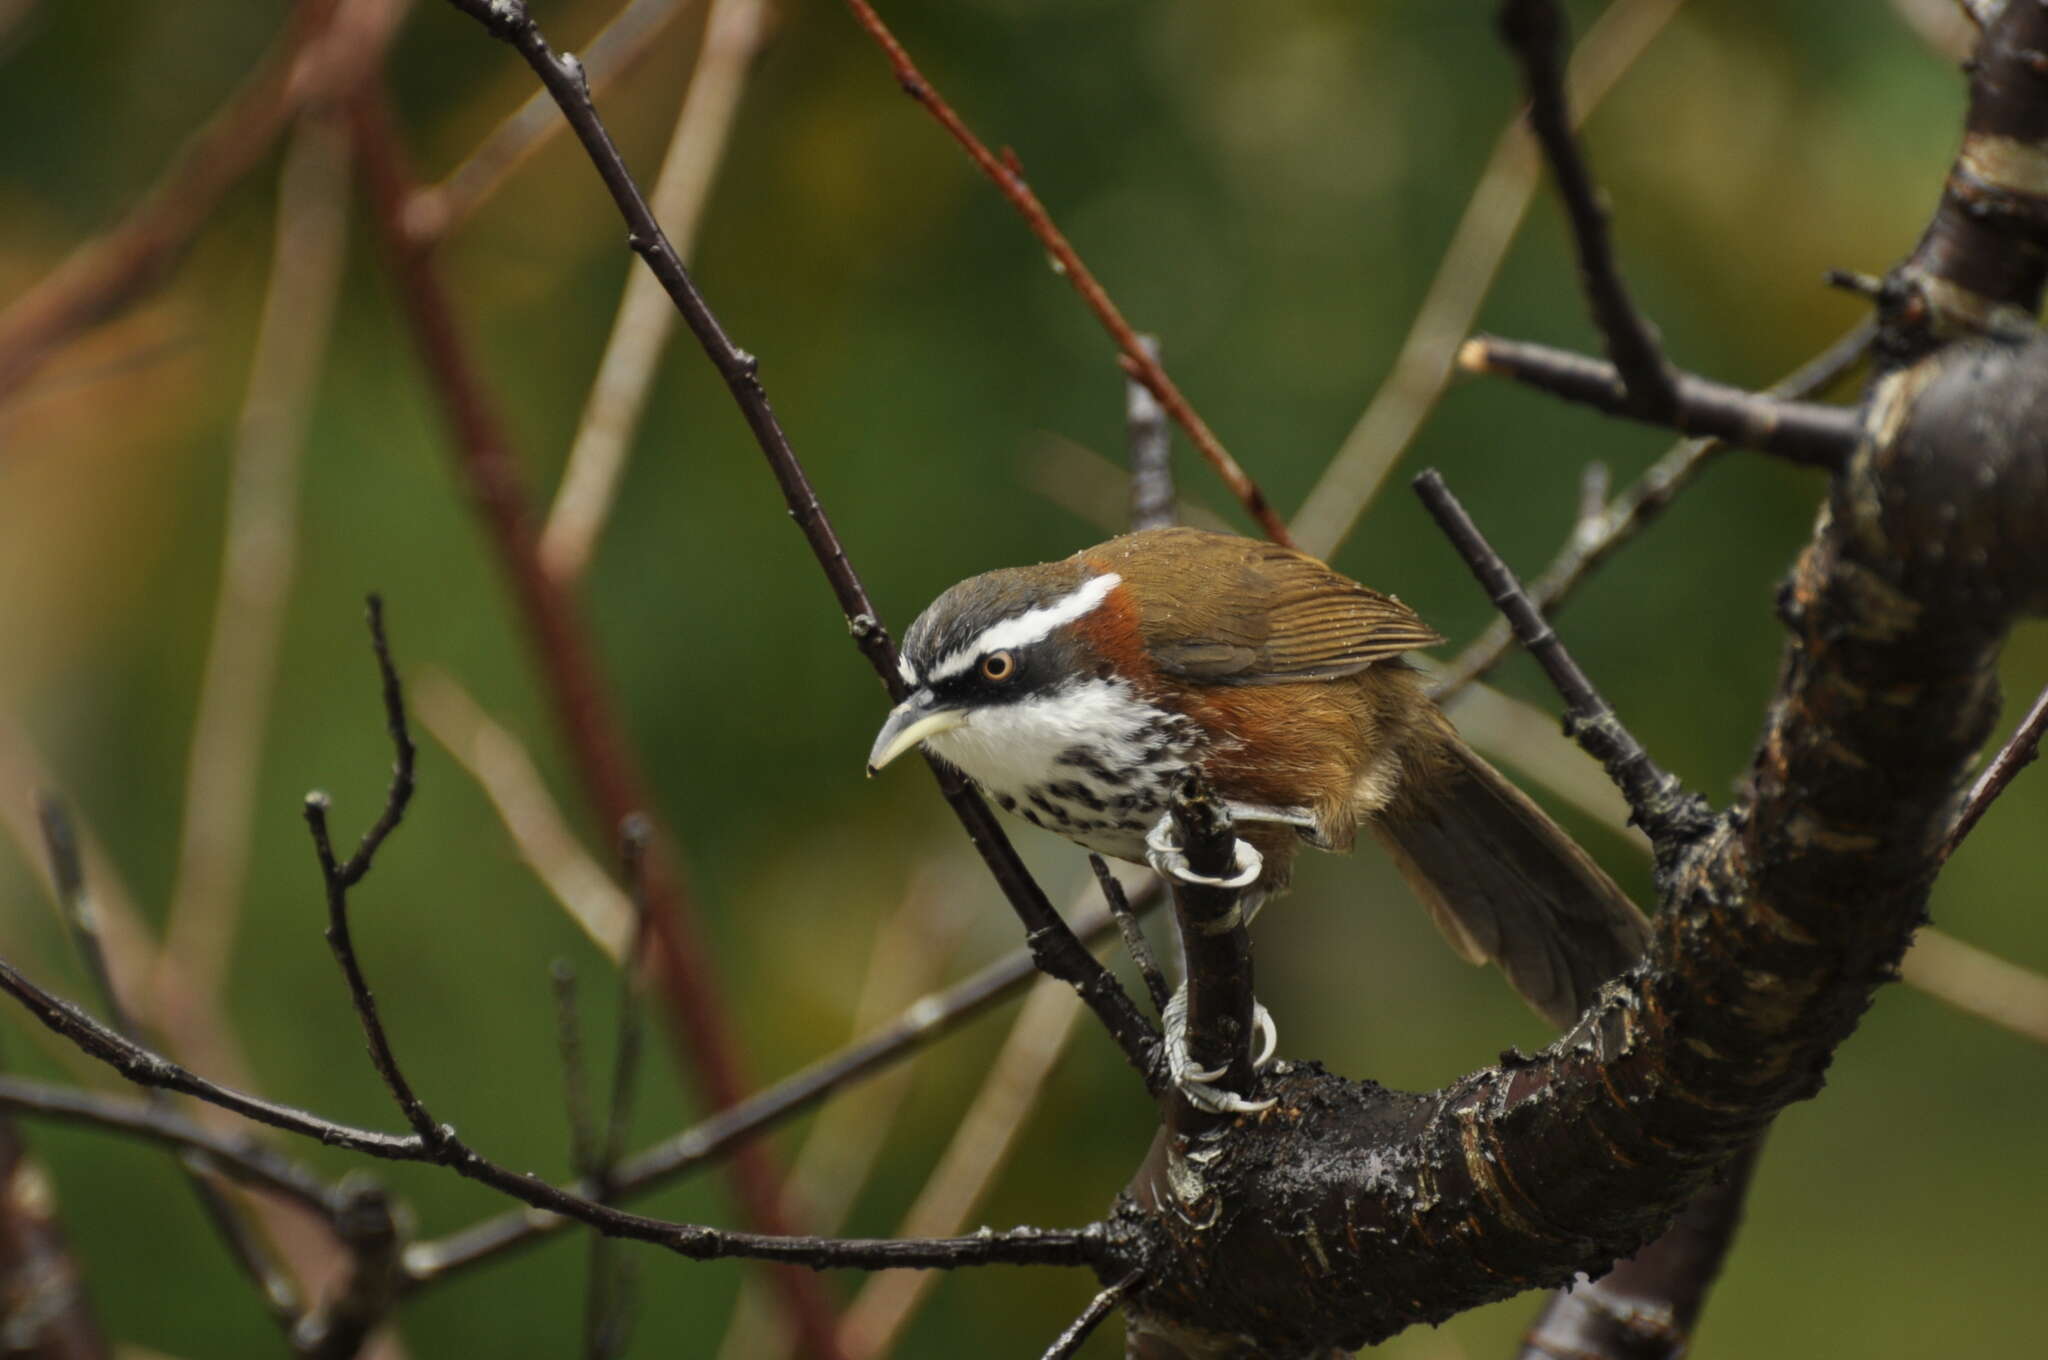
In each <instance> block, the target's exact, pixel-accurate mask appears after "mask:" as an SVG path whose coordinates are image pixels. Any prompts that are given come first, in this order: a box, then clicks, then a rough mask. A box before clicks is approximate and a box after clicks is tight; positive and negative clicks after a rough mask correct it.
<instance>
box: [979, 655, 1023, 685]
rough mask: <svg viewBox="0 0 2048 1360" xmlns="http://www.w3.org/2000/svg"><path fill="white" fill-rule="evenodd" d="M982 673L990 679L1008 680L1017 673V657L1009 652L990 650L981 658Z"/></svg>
mask: <svg viewBox="0 0 2048 1360" xmlns="http://www.w3.org/2000/svg"><path fill="white" fill-rule="evenodd" d="M981 673H982V675H983V676H984V677H985V678H987V679H990V680H1007V679H1009V678H1010V677H1011V676H1013V675H1015V674H1016V673H1017V658H1016V657H1014V656H1011V655H1010V654H1009V653H1008V652H990V653H989V654H988V655H987V656H985V657H983V658H982V659H981Z"/></svg>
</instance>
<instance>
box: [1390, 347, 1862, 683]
mask: <svg viewBox="0 0 2048 1360" xmlns="http://www.w3.org/2000/svg"><path fill="white" fill-rule="evenodd" d="M1876 333H1877V323H1876V321H1875V320H1873V319H1871V318H1868V317H1866V318H1864V319H1863V320H1862V321H1860V322H1858V323H1857V324H1856V325H1855V326H1853V327H1851V328H1850V329H1849V330H1848V331H1847V332H1845V333H1844V334H1843V335H1842V337H1841V338H1840V339H1838V340H1836V341H1835V342H1834V343H1833V344H1832V345H1829V346H1828V347H1827V348H1826V349H1825V350H1823V351H1821V352H1820V353H1819V354H1816V355H1815V356H1814V357H1813V358H1812V359H1810V360H1808V361H1807V362H1806V363H1804V364H1801V365H1800V366H1799V368H1798V369H1796V370H1795V371H1793V372H1792V373H1789V374H1787V375H1786V376H1785V378H1784V380H1783V381H1782V382H1780V383H1778V384H1777V385H1776V386H1775V387H1773V388H1771V389H1770V392H1769V393H1768V395H1770V396H1774V397H1791V398H1804V397H1810V396H1813V395H1815V394H1816V393H1819V392H1822V391H1825V390H1826V389H1827V388H1829V387H1832V386H1833V385H1834V384H1835V383H1837V382H1839V381H1840V380H1841V379H1842V377H1843V375H1845V374H1846V373H1848V372H1849V371H1850V370H1851V369H1853V368H1854V367H1855V366H1856V364H1857V363H1858V362H1859V361H1860V360H1861V359H1862V358H1863V357H1864V355H1865V354H1866V353H1867V352H1868V351H1869V349H1870V342H1871V339H1872V337H1873V336H1874V335H1875V334H1876ZM1727 447H1728V446H1727V444H1725V443H1724V442H1722V441H1721V440H1719V439H1714V438H1711V437H1709V438H1701V439H1684V440H1680V441H1679V442H1678V443H1677V444H1674V445H1673V446H1672V447H1671V448H1670V449H1668V450H1666V451H1665V453H1664V455H1663V456H1662V457H1661V458H1659V459H1658V460H1657V461H1656V462H1654V463H1652V464H1651V465H1650V466H1649V467H1648V468H1647V469H1645V470H1644V472H1643V474H1642V475H1641V476H1640V477H1638V478H1637V479H1636V480H1635V481H1634V482H1633V483H1632V484H1630V486H1629V487H1628V488H1627V489H1626V490H1624V491H1622V492H1621V493H1620V494H1619V495H1616V496H1615V497H1614V498H1613V499H1612V500H1609V499H1607V497H1606V494H1605V486H1604V485H1603V486H1602V487H1601V488H1600V490H1601V495H1600V496H1598V497H1597V498H1588V499H1586V502H1585V504H1583V505H1582V506H1581V507H1580V510H1579V516H1578V519H1577V521H1576V522H1575V523H1574V524H1573V525H1572V530H1571V533H1570V535H1569V536H1568V537H1567V538H1566V540H1565V542H1564V545H1563V546H1562V547H1561V548H1559V549H1558V551H1557V555H1556V556H1555V557H1553V558H1552V559H1551V561H1550V565H1549V566H1547V567H1545V568H1544V569H1543V572H1542V574H1541V575H1539V576H1537V577H1536V579H1534V580H1533V581H1530V582H1529V583H1528V593H1529V600H1530V602H1531V603H1532V604H1534V605H1535V606H1536V608H1537V609H1539V610H1542V611H1544V612H1546V613H1548V612H1550V611H1553V610H1555V609H1556V608H1558V607H1559V606H1560V605H1562V604H1563V603H1564V601H1565V600H1566V598H1567V597H1569V596H1570V595H1571V593H1572V591H1573V590H1574V589H1575V588H1577V586H1578V584H1579V583H1580V582H1581V581H1583V580H1584V579H1585V578H1586V576H1587V575H1588V574H1589V573H1591V572H1592V570H1593V569H1594V568H1595V567H1597V566H1599V565H1600V564H1601V563H1602V562H1605V561H1606V560H1607V559H1608V558H1609V557H1611V556H1612V555H1613V554H1614V553H1615V551H1616V550H1617V549H1619V548H1621V547H1622V545H1624V544H1626V543H1627V542H1629V541H1630V540H1631V539H1633V538H1634V537H1635V536H1636V535H1637V534H1639V533H1641V532H1642V531H1643V530H1644V529H1645V528H1647V527H1649V525H1650V524H1651V523H1653V522H1654V521H1655V520H1656V519H1657V517H1658V516H1659V515H1661V514H1663V513H1664V511H1665V509H1666V508H1667V507H1668V506H1669V505H1670V504H1671V502H1672V501H1673V500H1675V499H1677V497H1678V494H1679V492H1681V491H1683V490H1684V489H1685V488H1686V487H1687V486H1689V485H1691V484H1692V481H1693V478H1694V477H1695V476H1697V475H1698V473H1699V472H1700V471H1701V470H1702V469H1704V468H1705V467H1706V466H1707V464H1708V463H1709V462H1710V461H1712V460H1713V459H1714V458H1715V457H1717V456H1718V455H1719V454H1720V453H1721V452H1722V451H1723V450H1725V449H1726V448H1727ZM1514 636H1515V635H1514V630H1513V628H1512V627H1510V626H1509V624H1508V621H1507V619H1506V618H1504V617H1503V618H1497V619H1495V620H1494V621H1493V622H1492V623H1490V624H1488V625H1487V627H1486V631H1485V632H1484V633H1482V634H1481V635H1480V636H1479V637H1478V638H1477V639H1475V640H1474V641H1473V642H1471V643H1470V644H1468V645H1467V646H1466V647H1465V649H1464V650H1463V651H1461V652H1460V653H1458V655H1457V656H1456V657H1454V658H1452V660H1451V661H1450V663H1449V664H1448V665H1446V666H1444V668H1443V669H1442V670H1441V671H1440V672H1439V673H1438V674H1437V676H1436V678H1435V679H1434V680H1433V681H1432V683H1431V685H1430V692H1431V695H1432V697H1434V698H1437V699H1442V698H1444V697H1445V696H1447V695H1450V694H1455V693H1456V692H1457V691H1458V690H1460V689H1463V688H1464V687H1465V686H1466V685H1469V684H1471V683H1472V682H1473V681H1475V680H1478V679H1480V678H1481V677H1483V676H1484V675H1485V674H1486V673H1487V672H1488V671H1490V670H1492V669H1493V667H1494V666H1495V665H1497V664H1498V663H1499V661H1500V659H1501V658H1502V657H1503V656H1505V655H1506V654H1507V650H1508V647H1509V645H1510V644H1511V643H1512V642H1513V641H1514Z"/></svg>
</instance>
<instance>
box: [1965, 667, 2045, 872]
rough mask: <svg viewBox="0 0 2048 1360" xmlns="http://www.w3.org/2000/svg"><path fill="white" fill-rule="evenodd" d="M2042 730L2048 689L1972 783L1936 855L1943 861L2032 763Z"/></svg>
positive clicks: (2037, 751)
mask: <svg viewBox="0 0 2048 1360" xmlns="http://www.w3.org/2000/svg"><path fill="white" fill-rule="evenodd" d="M2044 732H2048V689H2043V690H2042V691H2041V692H2040V694H2038V695H2036V696H2035V698H2034V706H2033V707H2032V708H2029V709H2028V710H2027V716H2026V717H2024V718H2022V719H2020V725H2019V727H2018V729H2017V730H2015V731H2014V732H2013V734H2012V737H2011V739H2010V740H2008V741H2007V742H2006V743H2005V745H2004V746H2002V747H2000V748H1999V751H1998V754H1997V755H1996V756H1994V757H1993V758H1992V761H1991V765H1990V767H1989V768H1988V769H1986V770H1985V771H1984V773H1983V774H1982V775H1980V776H1978V779H1977V782H1976V783H1975V784H1974V785H1972V786H1971V788H1970V796H1969V797H1968V798H1966V799H1964V800H1963V808H1962V811H1961V812H1959V813H1957V814H1956V820H1955V824H1954V825H1953V826H1951V827H1950V828H1949V830H1948V835H1947V836H1946V837H1945V838H1943V840H1942V842H1941V854H1940V856H1939V858H1940V859H1941V861H1942V862H1944V863H1946V862H1947V860H1948V857H1949V856H1950V855H1952V854H1954V853H1955V851H1956V847H1957V846H1958V845H1961V844H1962V843H1963V838H1964V837H1966V836H1968V835H1969V834H1970V832H1971V830H1972V829H1973V828H1975V827H1976V825H1977V819H1978V818H1980V817H1982V816H1983V815H1984V813H1985V812H1986V810H1988V809H1989V808H1990V806H1991V805H1992V804H1993V803H1994V802H1996V801H1998V796H1999V795H2000V794H2002V793H2004V792H2005V790H2006V786H2007V785H2009V784H2011V783H2012V781H2013V780H2014V779H2015V778H2017V777H2018V776H2019V772H2020V771H2021V770H2024V769H2026V768H2027V766H2029V765H2031V764H2033V763H2034V761H2035V759H2036V758H2037V757H2038V756H2039V755H2040V754H2041V736H2042V734H2043V733H2044Z"/></svg>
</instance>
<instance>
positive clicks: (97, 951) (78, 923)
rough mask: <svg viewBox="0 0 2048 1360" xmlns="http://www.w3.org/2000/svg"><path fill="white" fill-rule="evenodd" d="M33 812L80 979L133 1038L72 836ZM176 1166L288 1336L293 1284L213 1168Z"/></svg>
mask: <svg viewBox="0 0 2048 1360" xmlns="http://www.w3.org/2000/svg"><path fill="white" fill-rule="evenodd" d="M37 811H38V814H39V816H40V818H41V820H42V824H43V841H44V844H45V846H46V847H47V849H48V851H49V856H50V877H51V878H52V879H53V880H54V881H55V882H56V884H57V893H58V897H59V900H61V901H62V902H63V904H64V916H65V919H66V920H67V921H68V922H69V923H70V925H71V933H72V938H73V939H74V940H75V941H76V943H77V946H78V952H79V955H80V956H81V957H82V958H83V959H84V961H85V968H86V974H87V976H89V977H90V978H91V979H92V981H93V987H94V990H95V991H97V992H98V993H99V997H100V1004H101V1005H102V1006H103V1007H104V1008H105V1010H106V1013H107V1019H108V1021H109V1023H111V1024H112V1025H113V1027H114V1029H115V1030H116V1031H118V1032H119V1033H120V1034H122V1035H123V1036H125V1037H127V1038H129V1039H135V1038H137V1037H138V1036H139V1034H140V1031H139V1030H138V1029H137V1028H136V1026H135V1021H134V1018H133V1016H132V1015H131V1014H130V1012H129V1009H128V1007H127V1006H126V1005H125V1004H124V1003H123V1002H122V1000H121V990H120V988H119V987H118V986H116V985H115V982H114V974H113V970H112V968H111V967H109V965H108V963H107V951H106V947H105V945H104V944H103V942H102V941H101V938H100V923H99V910H98V908H97V906H96V905H95V904H94V902H93V898H92V893H91V891H90V888H89V886H88V884H87V882H86V878H85V866H84V862H83V861H82V860H81V859H80V857H79V853H78V833H77V831H76V830H75V829H74V828H73V827H72V825H71V819H70V817H69V816H68V815H67V814H66V813H65V811H64V806H63V804H62V803H60V802H58V801H57V800H56V799H55V798H51V797H47V796H46V797H44V798H42V799H41V800H40V806H39V807H38V809H37ZM150 1096H151V1099H152V1101H153V1102H154V1103H157V1104H159V1105H161V1104H162V1103H163V1102H164V1093H163V1092H162V1091H152V1092H151V1093H150ZM178 1165H179V1168H180V1169H181V1170H182V1171H183V1172H184V1174H185V1181H186V1184H188V1185H189V1186H191V1188H192V1194H193V1196H194V1197H195V1198H196V1199H198V1201H199V1207H200V1209H201V1211H202V1212H203V1213H205V1215H206V1217H207V1221H208V1222H210V1223H211V1224H212V1225H213V1228H214V1231H215V1232H217V1233H218V1234H219V1235H220V1239H221V1242H222V1243H223V1245H225V1246H226V1247H227V1249H228V1256H229V1257H230V1259H232V1260H233V1261H234V1263H235V1266H236V1268H237V1269H239V1270H240V1271H241V1272H242V1273H243V1274H244V1275H246V1276H248V1278H249V1280H250V1282H251V1283H252V1284H254V1285H255V1286H256V1292H257V1294H258V1295H259V1296H260V1297H261V1298H262V1300H263V1305H264V1307H265V1308H267V1309H268V1310H269V1311H270V1315H271V1317H272V1319H273V1320H274V1321H276V1322H277V1323H278V1324H279V1325H280V1326H281V1327H283V1328H284V1329H285V1330H286V1331H287V1332H289V1330H290V1329H291V1328H292V1327H293V1326H294V1325H296V1323H297V1322H298V1319H299V1316H300V1314H301V1313H302V1312H303V1311H304V1304H303V1303H302V1301H301V1299H300V1297H299V1289H298V1286H297V1284H296V1283H295V1282H294V1281H293V1280H292V1278H291V1276H290V1275H289V1274H288V1273H286V1272H285V1270H284V1269H283V1268H282V1267H280V1266H279V1265H278V1263H277V1262H276V1261H275V1260H274V1259H272V1257H271V1254H270V1250H269V1248H268V1247H267V1246H266V1245H265V1244H264V1242H263V1241H262V1239H261V1238H260V1237H258V1235H257V1234H256V1233H255V1232H254V1231H253V1230H252V1229H251V1228H250V1226H249V1224H248V1223H247V1222H246V1221H245V1220H244V1219H243V1217H242V1214H241V1211H240V1210H239V1209H238V1208H237V1207H236V1206H235V1204H234V1203H233V1201H231V1200H230V1199H229V1198H228V1196H227V1194H226V1193H225V1192H224V1191H223V1190H222V1189H221V1188H220V1187H219V1186H218V1185H216V1184H214V1182H213V1179H212V1177H213V1174H214V1170H215V1168H214V1167H213V1165H212V1164H211V1163H210V1162H209V1161H208V1160H207V1159H206V1158H205V1157H204V1156H202V1155H200V1154H196V1153H191V1152H187V1153H185V1154H183V1155H182V1156H180V1157H179V1158H178Z"/></svg>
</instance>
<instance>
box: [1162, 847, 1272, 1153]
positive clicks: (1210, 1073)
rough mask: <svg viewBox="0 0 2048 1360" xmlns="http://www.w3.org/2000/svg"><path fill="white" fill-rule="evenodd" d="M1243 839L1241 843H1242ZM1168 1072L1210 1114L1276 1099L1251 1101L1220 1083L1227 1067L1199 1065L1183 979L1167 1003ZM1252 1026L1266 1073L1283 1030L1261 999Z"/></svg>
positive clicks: (1253, 1110)
mask: <svg viewBox="0 0 2048 1360" xmlns="http://www.w3.org/2000/svg"><path fill="white" fill-rule="evenodd" d="M1241 843H1242V842H1240V844H1241ZM1162 1018H1163V1019H1164V1021H1165V1024H1166V1071H1167V1075H1168V1076H1169V1077H1170V1078H1171V1079H1172V1081H1173V1087H1174V1089H1175V1090H1176V1091H1179V1092H1180V1094H1181V1097H1182V1098H1183V1099H1184V1100H1186V1101H1187V1103H1188V1104H1190V1105H1192V1106H1194V1107H1195V1108H1196V1109H1198V1110H1203V1111H1206V1112H1207V1113H1209V1114H1257V1113H1259V1112H1260V1111H1261V1110H1270V1109H1272V1108H1273V1105H1274V1102H1273V1101H1272V1100H1270V1099H1267V1100H1247V1099H1245V1098H1244V1097H1243V1096H1241V1095H1239V1094H1238V1093H1237V1092H1235V1091H1231V1090H1226V1089H1225V1088H1223V1087H1220V1086H1218V1085H1217V1084H1216V1083H1217V1082H1218V1081H1220V1080H1221V1079H1222V1077H1223V1074H1224V1073H1225V1072H1226V1071H1228V1070H1229V1069H1228V1068H1224V1067H1197V1066H1195V1060H1194V1058H1193V1056H1192V1055H1190V1054H1189V1052H1188V985H1187V984H1186V983H1185V982H1183V983H1182V984H1181V985H1180V987H1179V989H1178V990H1176V991H1175V992H1174V994H1173V997H1172V999H1171V1000H1169V1001H1168V1002H1167V1003H1166V1014H1165V1015H1164V1016H1163V1017H1162ZM1252 1026H1253V1028H1255V1029H1256V1030H1257V1031H1258V1035H1259V1051H1258V1052H1257V1053H1255V1054H1253V1055H1252V1070H1253V1071H1254V1072H1263V1071H1265V1070H1266V1068H1267V1067H1268V1066H1269V1065H1270V1064H1271V1063H1272V1061H1273V1054H1274V1053H1275V1052H1277V1051H1278V1050H1279V1048H1280V1031H1279V1029H1278V1028H1277V1027H1276V1026H1275V1025H1274V1024H1273V1017H1272V1015H1271V1014H1270V1013H1269V1012H1268V1011H1267V1010H1266V1008H1265V1007H1264V1006H1261V1005H1260V1004H1259V1003H1258V1002H1257V1001H1254V1002H1252Z"/></svg>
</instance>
